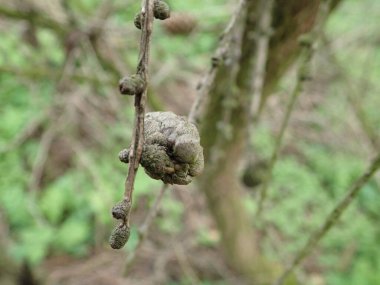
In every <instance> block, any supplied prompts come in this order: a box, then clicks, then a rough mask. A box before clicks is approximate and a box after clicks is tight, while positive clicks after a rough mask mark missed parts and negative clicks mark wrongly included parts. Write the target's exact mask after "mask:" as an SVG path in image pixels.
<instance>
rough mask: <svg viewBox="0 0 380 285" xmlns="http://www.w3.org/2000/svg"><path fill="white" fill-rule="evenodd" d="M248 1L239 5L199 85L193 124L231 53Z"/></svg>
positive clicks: (193, 111)
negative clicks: (236, 30)
mask: <svg viewBox="0 0 380 285" xmlns="http://www.w3.org/2000/svg"><path fill="white" fill-rule="evenodd" d="M246 4H247V1H246V0H240V2H239V5H238V7H237V9H236V11H235V13H234V14H233V15H232V18H231V20H230V22H229V23H228V25H227V27H226V29H225V30H224V31H223V33H222V35H221V37H220V43H219V46H218V48H217V50H216V51H215V53H214V55H213V57H212V63H211V67H210V69H209V71H208V73H207V74H206V75H205V76H204V78H203V80H202V82H200V84H199V85H198V87H197V89H198V95H197V98H196V100H195V102H194V103H193V105H192V107H191V110H190V114H189V116H188V118H189V121H190V122H192V123H197V121H198V120H199V117H200V116H201V114H200V113H201V109H202V106H203V103H204V101H205V100H206V98H207V94H208V93H209V92H210V89H211V87H212V85H213V84H214V81H215V77H216V74H217V71H218V69H219V66H221V62H222V61H224V60H226V56H227V54H228V53H229V51H230V47H231V42H232V38H233V31H234V30H235V27H236V25H237V23H238V20H239V19H240V18H241V16H242V15H243V14H244V13H245V12H246V9H245V8H246Z"/></svg>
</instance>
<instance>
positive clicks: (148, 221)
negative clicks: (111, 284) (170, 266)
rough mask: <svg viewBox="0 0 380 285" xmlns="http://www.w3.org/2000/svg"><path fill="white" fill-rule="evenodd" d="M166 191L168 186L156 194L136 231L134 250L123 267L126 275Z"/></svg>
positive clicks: (164, 186) (163, 186) (165, 185)
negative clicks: (136, 238)
mask: <svg viewBox="0 0 380 285" xmlns="http://www.w3.org/2000/svg"><path fill="white" fill-rule="evenodd" d="M168 189H169V185H168V184H163V185H162V187H161V189H160V192H158V194H157V197H156V199H155V201H154V204H153V206H152V207H151V208H150V210H149V212H148V214H147V215H146V217H145V220H144V222H143V223H142V225H141V226H140V228H139V231H138V233H139V235H138V241H137V245H136V247H135V248H134V250H133V251H132V252H131V253H129V255H128V258H127V262H126V265H125V272H124V273H125V274H127V273H128V272H129V270H130V268H131V266H132V265H133V261H134V260H135V258H136V253H137V252H138V250H139V249H140V248H141V246H142V245H143V244H144V241H145V240H146V238H147V236H148V233H149V229H150V226H151V224H152V223H153V220H154V218H155V217H156V216H157V213H158V210H159V208H160V204H161V201H162V197H163V196H164V194H165V192H166V190H168Z"/></svg>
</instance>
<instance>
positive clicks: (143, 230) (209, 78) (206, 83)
mask: <svg viewBox="0 0 380 285" xmlns="http://www.w3.org/2000/svg"><path fill="white" fill-rule="evenodd" d="M245 5H246V0H241V1H240V3H239V6H238V8H237V10H236V12H235V13H234V15H233V16H232V19H231V21H230V22H229V24H228V25H227V27H226V29H225V30H224V32H223V34H222V35H221V41H220V45H219V47H218V48H217V50H216V52H215V54H214V56H213V62H214V64H213V65H212V66H211V68H210V70H209V72H208V74H207V75H206V77H205V79H204V80H203V82H202V84H201V85H200V87H199V92H198V97H197V99H196V101H195V102H194V103H193V105H192V108H191V111H190V113H189V115H188V119H189V121H190V122H193V123H195V121H197V120H198V119H199V116H200V114H199V111H200V108H201V106H202V103H203V101H204V100H205V99H206V97H207V94H208V93H209V89H210V87H211V86H212V85H213V83H214V80H215V75H216V72H217V70H218V66H219V65H218V64H215V63H216V61H220V60H223V59H225V56H226V55H227V54H228V51H229V49H230V44H231V37H232V34H233V30H234V29H235V26H236V23H237V20H238V19H239V17H240V16H241V14H242V13H244V12H245V11H244V8H245ZM166 189H168V185H166V184H164V185H163V187H162V188H161V191H160V192H159V193H158V194H157V197H156V200H155V203H154V206H153V207H152V208H151V209H150V211H149V213H148V214H147V216H146V219H145V221H144V223H143V224H142V225H141V227H140V230H139V239H138V244H137V246H136V248H135V249H134V250H133V251H132V252H131V253H130V254H129V256H128V258H127V262H126V266H125V273H127V272H128V271H129V270H130V268H131V266H132V264H133V262H134V260H135V258H136V253H137V251H138V250H139V249H140V248H141V246H142V245H143V243H144V241H145V239H146V237H147V235H148V231H149V228H150V225H151V224H152V222H153V220H154V218H155V217H156V215H157V212H158V209H159V207H160V204H161V201H162V196H163V195H164V193H165V191H166Z"/></svg>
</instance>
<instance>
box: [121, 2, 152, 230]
mask: <svg viewBox="0 0 380 285" xmlns="http://www.w3.org/2000/svg"><path fill="white" fill-rule="evenodd" d="M142 13H143V15H144V16H143V17H142V18H143V19H144V20H143V21H142V22H143V23H142V29H141V31H142V32H141V41H140V55H139V62H138V66H137V74H139V75H140V76H141V77H142V79H143V80H144V81H145V86H144V90H143V91H142V92H141V93H139V94H136V95H135V123H134V129H133V135H132V143H131V148H130V152H129V168H128V175H127V178H126V181H125V188H124V199H125V200H126V201H129V202H130V203H132V193H133V188H134V183H135V178H136V173H137V170H138V168H139V163H140V159H141V154H142V150H143V143H144V116H145V105H146V97H147V88H148V84H147V81H148V64H149V49H150V40H151V34H152V29H153V20H154V17H153V0H145V1H144V2H143V8H142ZM126 223H127V225H128V226H129V214H128V218H127V220H126Z"/></svg>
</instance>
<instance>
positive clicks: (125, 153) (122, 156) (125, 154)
mask: <svg viewBox="0 0 380 285" xmlns="http://www.w3.org/2000/svg"><path fill="white" fill-rule="evenodd" d="M119 160H120V161H121V162H124V163H129V149H123V150H122V151H120V152H119Z"/></svg>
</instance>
